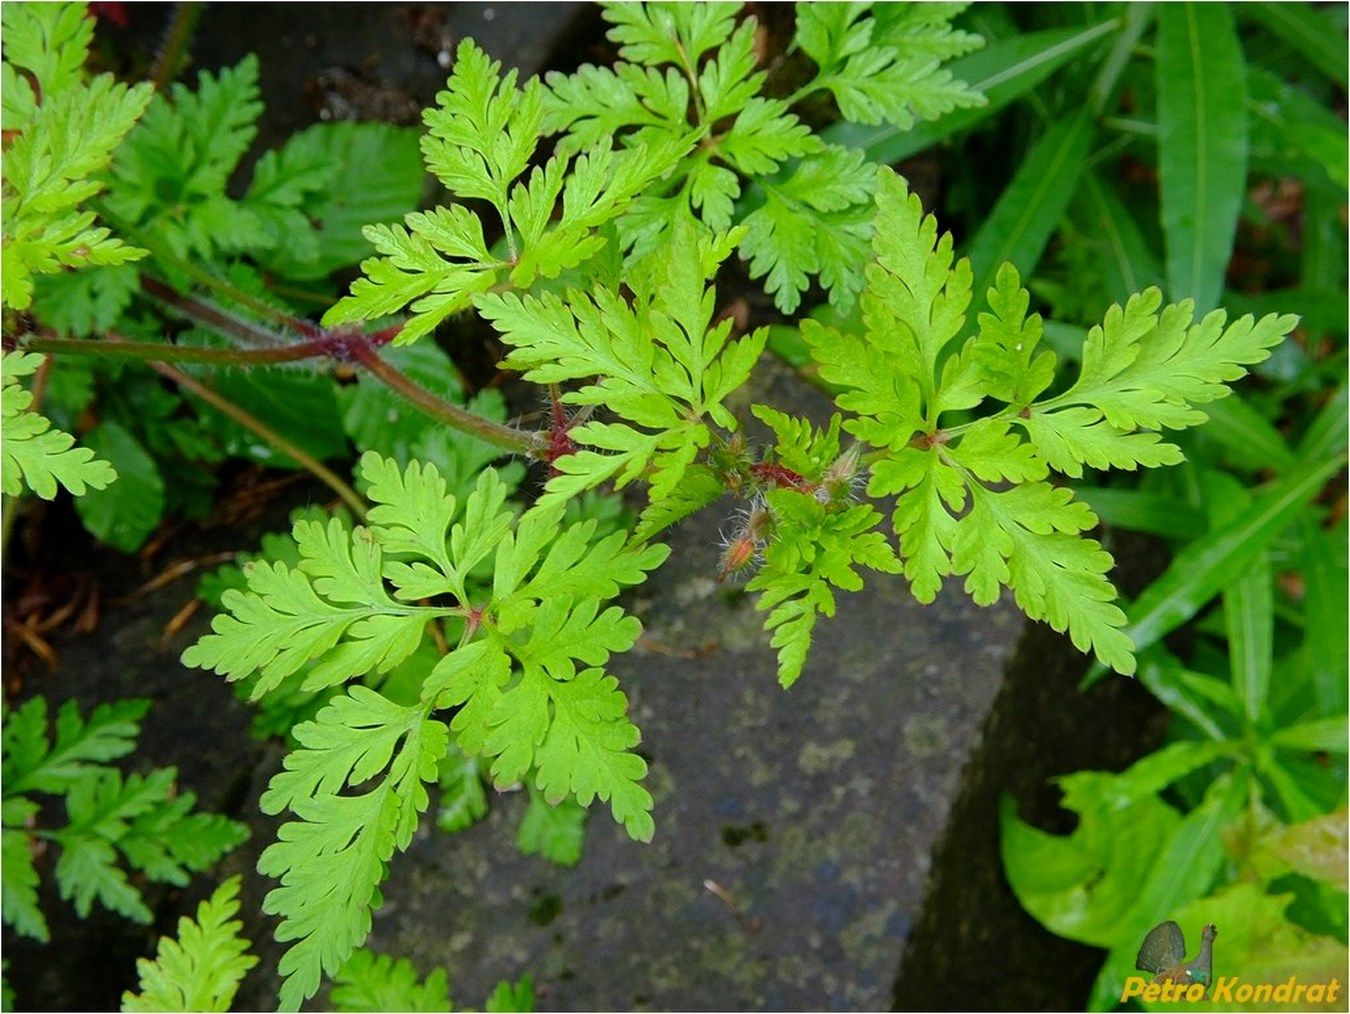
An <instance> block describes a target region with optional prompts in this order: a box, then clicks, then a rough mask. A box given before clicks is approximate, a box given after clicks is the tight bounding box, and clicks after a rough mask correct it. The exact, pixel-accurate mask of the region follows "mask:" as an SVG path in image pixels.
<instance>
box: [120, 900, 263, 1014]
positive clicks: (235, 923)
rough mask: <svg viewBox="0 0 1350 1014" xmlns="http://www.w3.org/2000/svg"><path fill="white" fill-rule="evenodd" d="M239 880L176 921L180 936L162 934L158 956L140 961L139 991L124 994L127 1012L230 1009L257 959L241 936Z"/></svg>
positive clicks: (123, 1007) (123, 1008)
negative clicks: (194, 915) (193, 911)
mask: <svg viewBox="0 0 1350 1014" xmlns="http://www.w3.org/2000/svg"><path fill="white" fill-rule="evenodd" d="M238 914H239V878H238V877H237V876H236V877H230V878H229V879H228V880H226V881H225V882H224V883H223V884H221V885H220V887H218V888H217V889H216V891H215V893H214V894H212V895H211V897H210V898H208V899H206V900H205V901H203V902H202V903H201V904H200V905H198V906H197V918H196V919H195V920H194V919H189V918H188V917H187V916H184V917H183V918H181V919H179V920H178V937H177V938H176V939H175V938H173V937H161V938H160V941H159V947H158V949H157V951H156V954H155V960H154V961H150V960H148V959H146V958H140V959H138V960H137V961H136V973H137V976H138V979H139V983H138V986H139V989H138V991H137V992H135V993H133V992H131V991H130V990H128V991H127V992H125V993H123V994H122V1010H123V1011H125V1012H142V1011H145V1012H149V1011H227V1010H229V1009H230V1003H231V1002H232V1001H233V1000H234V994H235V992H236V991H237V990H238V989H239V983H240V982H241V981H242V980H243V978H244V974H245V973H246V972H247V971H248V970H249V969H250V968H252V967H253V966H254V965H256V964H257V963H258V959H257V958H256V957H254V956H253V955H252V954H249V953H248V947H249V942H248V941H247V940H246V939H244V938H243V937H242V936H241V935H240V930H242V929H243V923H242V922H240V921H239V920H238V919H237V918H236V916H237V915H238Z"/></svg>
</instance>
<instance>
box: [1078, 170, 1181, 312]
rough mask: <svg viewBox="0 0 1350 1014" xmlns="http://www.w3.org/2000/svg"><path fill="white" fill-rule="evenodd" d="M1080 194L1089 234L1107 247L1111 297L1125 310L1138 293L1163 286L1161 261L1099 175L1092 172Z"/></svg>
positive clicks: (1119, 200) (1082, 213)
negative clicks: (1125, 306)
mask: <svg viewBox="0 0 1350 1014" xmlns="http://www.w3.org/2000/svg"><path fill="white" fill-rule="evenodd" d="M1079 193H1080V197H1079V201H1078V205H1079V208H1080V215H1081V217H1082V219H1083V220H1084V225H1086V226H1087V233H1088V235H1090V236H1096V237H1098V238H1099V239H1100V240H1101V241H1102V243H1103V244H1104V245H1105V247H1106V254H1107V256H1106V259H1105V260H1104V261H1103V262H1102V269H1103V271H1104V272H1105V275H1106V291H1107V295H1109V296H1110V297H1111V299H1112V300H1113V301H1114V302H1117V303H1119V304H1120V305H1121V306H1124V305H1125V304H1126V303H1127V302H1128V301H1129V298H1130V297H1131V296H1133V295H1134V294H1135V293H1136V292H1143V291H1144V290H1145V289H1147V288H1148V287H1149V286H1150V285H1157V286H1161V285H1162V282H1163V273H1162V268H1161V267H1160V266H1159V264H1158V259H1157V257H1155V256H1154V255H1153V251H1152V250H1150V249H1149V248H1148V243H1147V241H1146V240H1145V239H1144V234H1143V233H1142V232H1141V231H1140V229H1139V226H1138V224H1137V223H1136V222H1135V220H1134V216H1133V215H1131V214H1130V211H1129V209H1128V208H1127V207H1125V204H1124V202H1123V201H1121V199H1120V198H1119V197H1118V196H1117V195H1116V193H1115V191H1114V190H1112V189H1111V188H1110V187H1106V186H1103V185H1102V182H1101V180H1100V179H1098V177H1097V175H1096V173H1093V172H1088V173H1086V174H1084V176H1083V182H1082V188H1081V190H1080V192H1079Z"/></svg>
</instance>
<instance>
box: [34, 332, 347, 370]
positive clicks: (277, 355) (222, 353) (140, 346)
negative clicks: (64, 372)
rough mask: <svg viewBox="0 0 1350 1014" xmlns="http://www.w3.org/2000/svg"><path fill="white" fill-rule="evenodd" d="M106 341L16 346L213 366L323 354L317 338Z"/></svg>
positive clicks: (264, 363)
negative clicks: (242, 343) (256, 344)
mask: <svg viewBox="0 0 1350 1014" xmlns="http://www.w3.org/2000/svg"><path fill="white" fill-rule="evenodd" d="M108 337H109V339H110V340H109V341H89V340H87V339H81V338H44V337H40V336H37V335H25V336H23V337H21V338H20V339H19V342H18V344H19V347H20V348H23V349H26V350H28V351H30V352H43V353H46V354H49V355H76V356H98V357H100V358H104V359H143V360H149V361H151V362H161V363H208V364H211V365H214V366H268V365H272V364H275V363H293V362H297V361H299V360H301V359H312V358H313V357H315V356H319V355H323V354H324V353H325V349H324V348H323V344H322V343H321V342H317V341H308V342H300V343H298V344H296V345H284V346H282V347H281V348H272V349H209V348H195V347H193V346H188V345H169V344H167V343H165V342H134V341H124V340H122V339H121V338H119V337H117V336H116V335H115V334H113V333H111V332H110V333H109V335H108Z"/></svg>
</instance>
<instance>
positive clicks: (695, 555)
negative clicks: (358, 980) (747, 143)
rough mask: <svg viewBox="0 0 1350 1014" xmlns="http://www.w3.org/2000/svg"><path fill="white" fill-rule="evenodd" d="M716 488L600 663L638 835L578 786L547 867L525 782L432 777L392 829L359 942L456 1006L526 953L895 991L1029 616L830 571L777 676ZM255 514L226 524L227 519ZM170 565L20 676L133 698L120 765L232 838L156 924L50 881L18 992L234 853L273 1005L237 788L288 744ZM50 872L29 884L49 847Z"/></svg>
mask: <svg viewBox="0 0 1350 1014" xmlns="http://www.w3.org/2000/svg"><path fill="white" fill-rule="evenodd" d="M762 365H763V367H764V368H765V371H766V374H767V379H768V390H767V391H766V390H763V389H761V390H760V391H759V392H758V397H760V398H761V399H763V400H771V401H773V402H774V403H775V404H779V405H783V406H785V407H788V408H791V409H793V410H795V411H799V412H805V413H808V414H812V415H815V416H817V417H819V412H820V409H821V408H823V407H824V404H825V402H824V400H823V399H822V398H821V397H820V396H819V395H817V394H816V393H815V392H814V391H812V390H811V389H809V388H807V387H805V386H804V385H802V384H801V383H800V382H799V381H796V380H795V379H792V378H791V377H790V376H788V375H786V374H785V373H784V372H783V371H781V370H780V369H776V368H775V367H774V366H773V364H772V363H770V362H768V361H767V360H766V361H765V363H763V364H762ZM747 414H748V413H747ZM731 506H732V505H731V504H729V503H726V504H722V505H719V506H718V507H714V508H713V509H711V510H709V511H706V512H704V513H703V514H701V515H699V516H696V517H695V518H692V519H690V520H688V521H687V522H685V524H684V525H682V526H681V527H679V528H677V529H676V530H675V531H674V532H673V533H672V535H671V542H672V546H673V550H674V551H673V553H672V556H671V559H670V560H669V561H668V562H667V564H666V565H665V566H664V567H663V568H662V569H661V570H660V571H659V572H658V573H657V574H656V575H654V576H653V578H652V580H650V581H649V582H648V583H647V584H646V585H644V586H643V587H641V588H640V589H638V590H637V597H636V598H635V599H634V600H633V601H632V603H631V605H632V608H633V609H634V610H635V611H636V612H637V614H638V615H639V616H640V617H641V618H642V620H643V623H644V626H645V633H644V637H643V639H642V640H641V641H640V642H639V644H638V646H637V648H636V649H635V650H634V651H632V652H630V653H628V654H627V655H625V656H622V657H618V658H615V659H613V660H612V664H611V669H612V671H613V672H614V673H615V674H616V675H617V676H618V677H619V679H620V682H621V685H622V686H623V687H624V689H625V690H626V692H627V693H628V695H629V697H630V701H631V707H632V713H633V717H634V719H635V721H636V722H637V724H638V726H639V727H640V728H641V729H642V732H643V742H642V746H641V748H640V749H641V751H642V753H643V754H644V756H645V757H646V758H647V759H648V761H649V763H650V765H651V774H650V777H649V787H650V788H651V790H652V792H653V795H654V796H655V798H656V822H657V833H656V838H655V840H654V842H653V843H651V844H650V845H641V844H637V843H634V842H631V841H629V840H628V839H627V838H626V837H625V835H624V834H623V832H622V830H621V829H620V828H619V827H618V826H617V825H616V824H615V823H614V822H613V821H612V819H611V818H610V816H609V814H608V812H607V811H605V810H603V809H599V808H596V809H593V810H592V815H591V817H590V820H589V822H588V828H587V835H586V845H585V851H584V854H583V856H582V859H581V861H580V863H579V864H578V865H577V866H576V867H574V868H572V869H562V868H559V867H556V866H553V865H550V864H548V863H547V862H545V861H543V860H542V859H539V858H538V857H523V856H521V855H520V854H519V852H518V850H517V848H516V846H515V840H514V839H515V834H516V829H517V827H518V826H519V823H520V818H521V815H522V813H523V811H524V808H525V803H526V800H525V798H524V793H523V792H508V793H504V794H500V795H497V796H495V797H494V798H493V799H492V809H491V812H490V814H489V816H488V818H487V819H486V820H485V821H483V822H482V823H481V824H479V825H477V826H476V827H474V828H471V829H469V830H468V831H466V832H463V833H460V834H457V835H448V834H445V833H443V832H441V831H439V830H437V829H436V828H435V826H434V821H433V819H432V814H434V810H435V806H436V803H435V800H434V798H433V801H432V813H429V814H428V815H427V817H426V818H425V819H424V820H423V824H422V827H421V828H420V830H419V831H418V833H417V836H416V838H415V839H414V841H413V843H412V846H411V848H410V849H409V851H408V852H407V853H406V854H403V855H398V856H395V858H394V861H393V863H392V866H391V871H390V876H389V879H388V880H387V881H386V883H385V884H384V885H383V893H384V897H385V899H386V900H385V904H384V906H383V908H381V909H380V910H379V911H378V912H376V914H375V917H374V930H373V934H372V936H371V939H370V941H369V946H371V947H372V948H374V949H375V950H377V951H381V952H385V953H389V954H393V955H399V956H406V957H409V958H411V959H412V960H413V961H414V962H415V963H416V964H417V965H418V966H419V968H420V969H421V970H422V971H423V972H424V973H425V972H426V971H429V970H430V969H431V968H432V967H434V966H443V967H445V968H446V969H447V970H448V972H449V974H450V980H451V985H452V995H453V996H454V997H455V998H456V1002H457V1003H458V1004H460V1005H464V1006H472V1005H481V1003H482V1001H483V998H484V997H485V996H486V995H487V993H488V992H489V991H490V989H491V987H492V986H493V985H494V984H495V983H496V982H497V981H498V980H500V979H503V978H515V977H517V976H519V975H521V974H523V973H525V972H529V973H530V974H531V975H532V976H533V978H534V980H535V983H536V987H537V990H538V993H539V1005H540V1008H541V1009H545V1010H548V1009H555V1010H568V1009H601V1010H603V1009H630V1008H631V1009H639V1010H641V1009H652V1010H660V1009H695V1010H698V1009H730V1010H738V1009H745V1010H755V1009H782V1010H793V1009H826V1010H860V1009H862V1010H881V1009H886V1008H888V1007H889V1006H890V1005H891V1002H892V989H893V985H894V980H895V975H896V969H897V967H898V964H899V962H900V959H901V954H902V951H903V949H904V946H905V942H906V939H907V937H908V935H909V934H910V932H911V928H912V927H913V926H914V925H915V923H916V922H917V921H918V920H919V918H920V912H921V909H922V907H923V904H924V898H925V891H926V885H927V883H928V879H929V872H930V861H931V860H930V857H931V855H932V853H933V850H934V847H935V845H936V843H937V842H938V841H939V840H940V838H941V837H942V835H943V833H944V828H945V826H946V824H947V821H948V816H949V812H950V810H951V807H952V803H953V800H954V799H955V798H956V796H957V793H958V790H959V787H960V782H961V772H962V769H963V767H964V765H965V764H966V762H967V759H968V758H969V757H970V755H971V753H972V750H973V748H974V747H975V745H976V743H977V741H978V739H979V735H980V730H981V728H982V727H983V725H984V723H985V719H986V714H987V712H988V709H989V706H990V703H991V701H992V699H993V697H994V695H995V693H996V691H997V690H998V687H999V685H1000V683H1001V681H1002V678H1003V676H1002V674H1003V671H1004V667H1005V664H1006V662H1007V660H1008V658H1009V656H1010V655H1011V654H1012V652H1013V650H1014V648H1015V646H1016V644H1017V642H1018V640H1019V637H1020V635H1021V632H1022V629H1023V623H1022V620H1021V618H1020V616H1019V615H1018V614H1017V613H1016V612H1015V610H1014V609H1013V608H1012V607H1011V606H1010V605H1007V604H1000V605H999V606H997V607H995V608H991V609H984V610H981V609H977V608H975V607H974V606H973V605H971V604H970V603H969V601H968V600H966V599H965V598H964V597H962V596H960V595H958V594H951V593H949V594H947V595H944V596H942V597H941V598H940V599H939V601H938V603H937V604H935V605H933V606H930V607H923V606H920V605H918V604H917V603H916V602H915V601H914V600H913V599H912V598H911V597H910V595H909V593H908V591H907V589H906V587H905V584H904V582H903V580H902V579H899V578H895V577H888V576H877V577H874V578H873V579H872V580H870V581H869V584H868V588H867V590H866V591H865V592H864V593H860V594H857V595H841V596H840V599H839V610H838V614H837V616H836V617H835V618H834V619H833V620H826V621H822V623H821V624H820V626H819V627H818V632H817V637H816V641H815V646H814V648H813V650H812V654H811V657H810V660H809V661H808V664H807V668H806V671H805V673H804V674H803V676H802V678H801V679H800V681H799V682H798V683H797V685H796V686H795V687H793V688H792V689H791V690H790V691H784V690H782V689H781V688H780V687H779V686H778V685H777V682H776V677H775V664H774V656H773V653H772V651H771V650H770V649H769V647H768V646H767V643H766V641H765V639H764V636H763V634H762V631H761V629H760V628H761V620H762V617H761V615H760V614H757V613H756V612H755V611H754V609H753V601H752V599H751V598H750V597H749V596H746V595H745V594H744V593H743V592H741V591H739V590H738V589H736V588H735V587H728V586H725V585H721V584H719V583H718V582H717V581H716V577H715V575H716V572H717V569H718V562H717V559H718V554H719V546H718V528H719V527H721V526H725V519H726V516H727V514H728V513H729V511H730V509H731ZM283 516H284V512H283ZM271 527H279V522H278V521H274V522H273V523H272V525H271ZM216 538H217V539H218V538H220V536H219V535H217V536H216ZM255 538H256V533H235V534H232V535H230V536H229V539H230V542H231V545H234V544H239V545H252V544H253V540H254V539H255ZM219 548H222V547H220V546H201V547H192V548H187V547H185V551H186V552H188V553H194V552H208V551H211V550H212V549H219ZM108 556H109V561H111V560H113V558H114V554H108ZM122 566H123V568H124V570H125V571H126V573H123V574H121V575H118V576H117V582H118V583H119V584H122V585H125V586H127V587H135V585H136V584H137V583H139V582H140V581H141V580H144V579H145V578H146V577H147V576H149V575H148V574H145V573H138V572H136V571H135V570H134V569H133V565H131V564H128V563H123V564H122ZM189 585H190V582H178V583H177V584H175V585H171V586H170V587H168V588H166V589H163V590H161V591H158V592H156V593H154V594H153V595H151V596H148V597H147V598H145V599H144V600H141V601H137V602H134V603H131V604H129V605H125V606H122V607H119V608H116V609H110V610H109V611H108V612H107V613H106V615H105V616H104V619H103V624H102V626H101V627H100V631H99V633H98V634H97V635H95V636H92V637H84V638H73V639H70V640H69V641H67V642H64V643H63V644H62V645H61V649H62V652H63V656H62V667H61V670H60V672H59V673H58V674H57V676H56V677H55V678H53V679H51V680H50V682H42V681H34V682H33V683H30V684H29V687H31V689H33V690H40V691H42V692H46V693H48V694H49V696H50V697H51V699H52V700H53V702H56V701H59V700H62V699H64V698H65V697H67V696H70V695H72V694H73V695H76V696H78V697H80V698H81V700H82V701H84V702H86V707H87V706H88V704H89V703H92V702H95V701H98V700H104V699H110V698H113V697H119V696H131V695H144V696H150V697H152V698H153V699H154V700H155V707H154V710H153V712H152V715H151V717H150V718H149V719H148V720H147V722H146V733H145V736H144V738H143V749H142V750H141V751H139V752H138V753H137V754H136V755H135V757H134V759H133V761H132V765H133V766H134V767H137V768H140V769H144V768H148V767H150V766H153V765H159V764H170V763H172V764H177V765H178V766H179V768H180V783H181V785H182V787H183V788H184V789H192V790H195V791H196V792H197V793H198V794H199V796H200V797H201V800H202V805H203V806H206V807H208V808H212V809H216V810H218V811H221V812H226V813H229V814H231V815H233V816H235V817H237V818H238V819H241V820H244V821H246V822H247V823H249V825H250V827H251V829H252V832H253V834H252V838H251V840H250V841H249V842H247V843H246V844H245V845H244V846H242V847H241V848H240V849H238V850H237V851H236V852H235V853H233V854H231V855H230V856H229V857H228V858H227V859H226V860H225V861H224V862H223V863H222V864H221V865H220V866H219V867H218V868H217V870H215V871H213V872H212V873H211V874H208V875H205V876H201V877H198V878H196V879H194V881H193V884H192V885H191V886H190V887H189V888H188V889H186V890H184V891H176V890H174V891H169V890H164V889H151V890H150V891H148V892H147V899H148V901H149V902H150V904H151V905H152V908H154V909H155V911H156V914H157V921H156V925H155V926H153V927H136V926H132V925H130V924H128V923H126V922H125V921H124V920H120V919H118V918H117V917H112V916H102V915H100V916H98V917H97V918H96V919H95V920H94V921H93V923H92V924H90V925H85V924H81V923H80V922H79V921H78V920H76V919H75V918H74V917H73V915H72V914H71V912H70V908H69V906H68V905H67V904H65V903H62V902H59V901H58V900H57V899H56V898H55V897H54V891H50V890H49V892H48V893H49V895H52V896H51V897H49V898H47V899H46V904H45V907H46V910H47V911H48V912H51V913H56V914H57V918H56V919H54V921H53V922H54V925H53V932H54V941H53V944H52V945H51V949H44V948H37V947H28V946H22V947H19V948H17V949H16V950H11V951H9V952H8V953H9V954H10V955H11V979H12V981H13V982H14V985H15V987H16V989H17V990H18V993H19V996H20V998H21V1001H22V1002H23V1004H24V1005H25V1006H30V1007H33V1008H44V1009H72V1008H75V1009H79V1008H87V1009H109V1008H110V1007H114V1006H115V1005H116V1002H117V997H118V996H119V995H120V992H121V990H122V989H125V988H127V987H129V986H132V985H134V958H135V957H136V956H139V955H144V954H149V953H152V951H153V946H154V938H155V936H156V934H157V933H162V932H171V931H172V929H173V926H174V923H175V921H176V919H177V917H178V915H180V914H183V913H186V912H188V911H190V910H191V909H192V907H193V906H195V904H196V902H197V901H198V900H199V899H200V898H201V897H202V896H204V895H205V894H206V893H207V892H208V891H209V890H210V888H211V887H212V886H213V885H214V884H216V883H218V882H219V881H220V880H221V879H223V878H224V877H226V876H228V875H230V874H232V873H243V874H244V890H243V906H244V908H243V913H244V918H245V923H246V925H245V932H246V934H247V935H248V936H249V937H250V938H251V939H252V940H253V941H254V948H253V949H254V952H255V953H257V954H259V955H260V957H261V959H262V961H261V964H260V966H259V967H258V968H257V969H255V970H254V972H252V973H251V974H250V975H249V977H248V979H247V980H246V981H245V984H244V987H243V989H242V990H241V993H240V995H239V997H238V999H237V1001H236V1007H237V1009H271V1008H272V1007H273V1006H274V1005H275V998H276V987H277V980H276V977H275V972H274V970H275V968H276V963H277V960H278V959H279V957H280V954H281V951H282V948H281V946H280V945H278V944H277V943H275V942H274V941H273V940H272V939H271V937H272V931H273V929H274V926H275V924H274V921H273V920H271V919H269V918H266V917H263V916H261V915H260V911H261V903H262V899H263V896H264V894H265V892H266V891H267V889H268V888H269V887H270V886H271V883H270V881H268V880H266V879H265V878H263V877H260V876H258V875H257V874H254V873H252V869H253V866H254V864H255V863H256V860H257V856H258V854H259V853H260V852H261V850H262V849H263V848H264V847H265V846H266V845H267V844H268V843H269V842H270V841H272V840H273V839H274V837H275V831H276V821H274V820H273V819H271V818H266V817H263V816H262V815H261V813H260V812H259V810H258V805H257V804H258V797H259V795H260V793H261V791H262V789H263V788H264V787H265V784H266V781H267V779H268V778H269V777H270V776H271V774H272V773H273V772H274V771H275V770H277V768H278V767H279V766H280V760H281V755H282V752H281V749H280V747H279V746H278V745H277V744H260V743H258V742H256V741H254V740H252V739H250V738H249V737H248V735H247V733H246V729H247V724H248V720H249V709H248V708H247V707H246V706H244V705H242V704H240V703H238V702H236V701H234V700H233V698H232V696H231V694H230V692H229V690H228V689H227V688H226V687H225V686H224V685H223V681H221V680H220V679H219V678H217V677H214V676H210V675H207V674H203V673H200V672H195V671H190V670H186V669H183V668H182V667H181V666H180V665H179V664H178V662H177V656H178V654H179V653H180V652H181V650H182V649H183V647H185V646H186V644H188V643H190V640H191V639H192V638H195V637H196V636H198V635H199V634H200V633H201V632H202V631H203V630H204V629H205V624H206V617H205V616H204V615H202V616H199V617H198V618H197V619H195V620H194V621H193V623H192V624H191V625H190V626H189V627H188V628H187V629H186V630H185V631H184V632H182V633H180V634H178V635H177V636H175V637H174V638H172V639H171V640H170V641H168V642H167V643H162V641H161V633H162V630H163V627H164V624H165V623H166V622H167V620H168V619H169V617H171V616H172V615H173V614H174V613H175V612H177V610H178V609H179V608H180V607H181V606H182V604H183V602H184V599H185V597H186V596H187V595H188V594H190V587H189ZM952 591H955V589H953V590H952ZM110 594H111V593H110ZM46 876H47V880H48V886H49V887H50V866H49V865H48V866H47V867H46ZM91 930H92V932H91ZM9 942H10V940H9V939H8V938H7V943H9ZM57 954H60V955H61V958H60V960H52V959H53V956H54V955H57ZM74 968H84V969H89V970H91V972H93V973H94V974H90V975H81V976H75V975H72V974H71V970H72V969H74Z"/></svg>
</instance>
